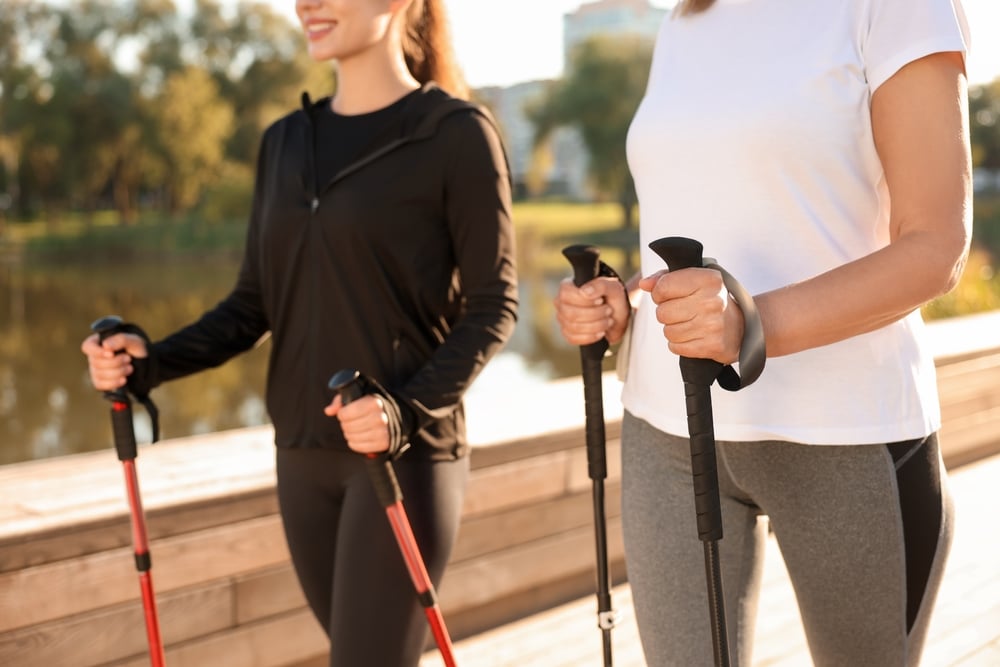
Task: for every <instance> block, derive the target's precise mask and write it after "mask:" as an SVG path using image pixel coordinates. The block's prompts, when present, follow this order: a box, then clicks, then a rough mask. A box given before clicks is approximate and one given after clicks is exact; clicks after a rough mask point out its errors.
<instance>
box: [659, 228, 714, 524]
mask: <svg viewBox="0 0 1000 667" xmlns="http://www.w3.org/2000/svg"><path fill="white" fill-rule="evenodd" d="M649 247H650V249H651V250H652V251H653V252H655V253H656V254H657V255H659V256H660V257H661V258H662V259H663V261H665V262H666V263H667V267H668V268H669V269H670V270H671V271H679V270H681V269H687V268H691V267H699V266H701V265H702V245H701V243H699V242H698V241H695V240H694V239H689V238H684V237H678V236H670V237H666V238H662V239H657V240H655V241H653V242H652V243H650V244H649ZM722 368H723V365H722V364H720V363H719V362H717V361H713V360H712V359H691V358H689V357H681V359H680V369H681V377H682V378H683V380H684V396H685V400H686V404H687V416H688V433H689V435H690V437H691V472H692V475H693V476H694V493H695V495H694V502H695V512H696V513H697V522H698V537H699V538H701V539H702V540H703V541H710V540H719V539H722V510H721V506H720V500H719V474H718V470H717V469H716V465H717V463H716V455H715V426H714V424H713V421H712V392H711V387H712V382H714V381H715V378H717V377H718V376H719V373H720V372H721V371H722Z"/></svg>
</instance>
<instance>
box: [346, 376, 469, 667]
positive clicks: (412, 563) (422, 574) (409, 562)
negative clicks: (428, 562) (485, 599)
mask: <svg viewBox="0 0 1000 667" xmlns="http://www.w3.org/2000/svg"><path fill="white" fill-rule="evenodd" d="M327 386H328V387H329V388H330V389H331V390H333V391H335V392H337V393H339V394H340V402H341V403H342V404H344V405H347V404H348V403H350V402H351V401H353V400H356V399H358V398H361V396H362V395H363V390H362V387H361V374H360V373H358V371H355V370H351V369H344V370H340V371H337V372H336V373H334V374H333V377H331V378H330V382H329V383H328V385H327ZM365 458H366V459H367V461H366V463H367V464H368V476H369V477H370V478H371V480H372V484H373V485H374V487H375V495H376V496H378V500H379V502H380V503H381V504H382V507H384V508H385V514H386V516H387V517H388V518H389V524H390V525H391V526H392V532H393V534H394V535H395V536H396V543H397V544H398V545H399V551H400V553H402V555H403V560H404V561H405V562H406V569H407V570H408V571H409V573H410V579H411V580H412V581H413V586H414V588H415V589H416V591H417V599H419V600H420V604H421V605H422V606H423V608H424V615H426V616H427V621H428V623H429V624H430V626H431V632H432V633H433V634H434V641H435V642H436V643H437V647H438V650H439V651H440V652H441V658H442V659H443V660H444V664H445V667H455V658H454V655H453V651H452V645H451V637H449V635H448V628H447V627H445V624H444V616H442V614H441V608H440V606H438V601H437V593H436V592H435V590H434V584H433V583H432V582H431V578H430V575H428V574H427V568H426V566H425V565H424V559H423V557H422V556H421V555H420V549H419V548H418V547H417V540H416V538H415V537H414V536H413V530H412V529H411V528H410V520H409V518H408V517H407V516H406V510H405V509H404V508H403V492H402V490H401V489H400V488H399V481H398V480H397V479H396V471H395V470H394V469H393V467H392V461H390V460H389V457H388V456H387V455H386V454H385V453H382V454H375V453H371V454H365Z"/></svg>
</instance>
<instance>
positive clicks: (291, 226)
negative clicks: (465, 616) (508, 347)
mask: <svg viewBox="0 0 1000 667" xmlns="http://www.w3.org/2000/svg"><path fill="white" fill-rule="evenodd" d="M443 4H444V3H443V0H298V2H297V5H296V9H297V12H298V16H299V18H300V20H301V22H302V26H303V28H304V30H305V32H306V36H307V38H308V43H309V52H310V55H311V56H312V57H313V58H314V59H316V60H324V61H325V60H333V61H335V62H336V64H337V90H336V93H335V95H333V96H332V97H330V98H323V99H320V100H318V101H315V102H313V101H311V100H309V98H308V96H305V95H304V96H303V100H302V108H301V109H299V110H296V111H294V112H292V113H290V114H288V115H287V116H285V117H283V118H281V119H280V120H278V121H277V122H275V123H274V124H273V125H271V126H270V127H269V128H268V129H267V131H266V132H265V134H264V137H263V140H262V142H261V146H260V149H259V157H258V165H257V176H256V185H255V191H254V199H253V208H252V214H251V218H250V224H249V229H248V233H247V241H246V251H245V256H244V259H243V264H242V267H241V269H240V272H239V276H238V279H237V281H236V285H235V287H234V289H233V291H232V292H231V293H230V294H229V295H228V296H227V297H226V298H225V299H223V300H222V302H220V303H219V304H218V305H217V306H216V307H215V308H213V309H212V310H210V311H208V312H206V313H205V314H204V315H203V316H202V317H201V318H200V319H198V320H197V321H196V322H194V323H192V324H190V325H189V326H187V327H184V328H182V329H181V330H179V331H177V332H175V333H173V334H171V335H169V336H167V337H166V338H164V339H162V340H159V341H158V342H155V343H153V342H150V341H149V340H147V339H144V338H143V337H140V336H136V335H131V334H116V335H113V336H110V337H108V338H106V339H105V340H104V341H103V344H101V343H99V341H98V339H97V337H96V336H91V337H89V338H88V339H86V340H85V341H84V343H83V346H82V349H83V352H84V353H85V354H86V355H87V357H88V360H89V367H90V375H91V379H92V381H93V384H94V386H95V388H97V389H99V390H110V389H116V388H119V387H122V386H125V385H126V384H127V385H128V387H129V389H130V390H131V391H133V393H135V394H136V395H142V394H145V393H147V392H148V391H149V390H150V389H152V388H153V387H155V386H157V385H159V384H160V383H162V382H165V381H167V380H171V379H175V378H179V377H183V376H186V375H189V374H191V373H195V372H197V371H200V370H204V369H206V368H212V367H215V366H218V365H219V364H221V363H223V362H225V361H226V360H228V359H230V358H232V357H234V356H236V355H237V354H240V353H242V352H245V351H247V350H249V349H251V348H252V347H253V346H254V345H255V343H256V342H257V341H258V340H260V339H261V337H262V336H264V335H266V334H268V333H270V335H271V340H272V345H271V356H270V363H269V372H268V381H267V405H268V411H269V414H270V417H271V421H272V422H273V424H274V429H275V444H276V446H277V449H276V451H277V455H276V468H277V479H278V498H279V502H280V508H281V515H282V519H283V523H284V527H285V534H286V537H287V540H288V546H289V549H290V552H291V556H292V561H293V563H294V565H295V570H296V572H297V574H298V577H299V581H300V583H301V585H302V589H303V591H304V593H305V596H306V598H307V600H308V602H309V605H310V607H311V608H312V610H313V612H314V613H315V615H316V617H317V619H318V620H319V622H320V623H321V624H322V626H323V627H324V628H325V630H326V631H327V633H328V635H329V636H330V639H331V654H330V664H331V665H338V666H345V665H346V666H354V665H380V666H387V667H392V666H396V665H400V666H402V665H416V664H417V663H418V661H419V657H420V654H421V653H422V651H423V648H424V646H425V643H426V641H427V624H426V620H425V618H424V616H423V608H422V606H421V604H420V602H419V601H418V600H417V599H416V596H415V594H414V591H413V586H412V583H411V582H410V580H409V578H408V574H407V571H406V568H405V565H404V562H403V560H402V558H401V556H400V554H399V551H398V548H397V546H396V543H395V541H394V537H393V535H392V532H391V530H390V527H389V524H388V522H387V521H386V520H385V515H384V511H383V509H382V507H381V506H380V505H379V504H378V502H377V501H376V498H375V495H374V493H373V491H372V487H371V484H370V482H369V480H368V478H367V476H366V469H365V461H364V458H363V457H361V456H358V455H357V452H364V453H368V452H381V451H387V452H388V454H389V455H390V456H391V457H392V458H394V459H395V464H394V465H395V469H396V473H397V476H398V477H399V482H400V485H401V487H402V490H403V496H404V497H405V498H406V509H407V514H408V516H409V518H410V521H411V523H412V528H413V532H414V534H415V536H416V539H417V543H418V545H419V547H420V550H421V553H422V555H423V557H424V560H425V563H426V566H427V570H428V572H429V574H430V577H431V580H432V581H433V582H434V584H435V586H436V585H438V583H439V582H440V580H441V577H442V574H443V572H444V568H445V564H446V563H447V561H448V557H449V554H450V553H451V549H452V545H453V544H454V541H455V537H456V533H457V529H458V524H459V518H460V514H461V506H462V501H463V498H464V490H465V484H466V480H467V478H468V469H469V467H468V456H467V454H468V443H467V441H466V435H465V422H464V413H463V408H462V397H463V394H464V392H465V391H466V390H467V389H468V387H469V385H470V384H471V383H472V381H473V380H474V379H475V377H476V376H477V375H478V373H479V372H480V371H481V370H482V368H483V366H484V365H485V364H486V363H487V362H488V361H489V359H490V358H491V357H493V356H494V355H495V354H496V353H497V352H498V351H499V350H500V349H501V347H502V346H503V345H504V344H505V343H506V341H507V339H508V338H509V337H510V334H511V332H512V330H513V327H514V322H515V319H516V314H517V278H516V270H515V262H514V238H513V229H512V225H511V219H510V181H509V173H508V169H507V163H506V157H505V154H504V150H503V146H502V143H501V140H500V138H499V135H498V132H497V130H496V128H495V126H494V124H493V122H492V120H491V119H490V117H489V115H488V114H487V112H485V110H483V109H481V108H480V107H478V106H476V105H474V104H471V103H469V102H467V101H465V100H464V99H463V97H464V95H465V93H466V91H465V89H464V87H463V85H462V84H461V79H460V77H459V75H458V72H457V68H456V67H455V63H454V60H453V57H452V53H451V49H450V46H449V43H448V36H447V34H446V20H445V16H444V11H443ZM344 368H352V369H357V370H359V371H360V372H361V373H362V374H363V375H364V376H365V377H366V378H368V379H369V380H370V382H368V383H367V384H368V387H369V390H370V393H369V394H367V395H365V396H364V397H363V398H361V399H358V400H356V401H354V402H352V403H350V404H349V405H347V406H341V404H340V400H339V399H333V400H331V396H330V395H329V393H328V392H327V390H326V383H327V381H328V380H329V378H330V377H331V375H332V374H333V373H335V372H336V371H338V370H340V369H344ZM324 413H325V414H324ZM333 417H335V418H333Z"/></svg>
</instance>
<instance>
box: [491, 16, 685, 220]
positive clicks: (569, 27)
mask: <svg viewBox="0 0 1000 667" xmlns="http://www.w3.org/2000/svg"><path fill="white" fill-rule="evenodd" d="M667 11H668V10H666V9H661V8H657V7H653V6H652V5H651V4H649V1H648V0H595V1H593V2H586V3H583V4H582V5H580V7H579V8H578V9H576V10H575V11H572V12H568V13H567V14H565V15H564V16H563V62H564V63H569V62H570V58H571V55H572V52H573V49H575V48H576V47H577V46H578V45H579V44H581V43H582V42H584V41H585V40H587V39H588V38H590V37H594V36H599V35H602V36H606V35H611V36H615V37H623V38H625V37H629V36H634V37H638V38H643V39H649V40H652V39H654V38H655V37H656V34H657V32H658V31H659V28H660V24H661V23H662V21H663V19H664V17H665V16H666V14H667ZM550 83H551V82H550V81H528V82H525V83H518V84H514V85H512V86H507V87H498V86H494V87H489V88H480V89H477V90H476V91H475V95H476V97H477V98H478V99H479V100H480V101H482V102H484V103H485V104H486V105H488V106H489V107H490V109H491V110H492V111H493V113H494V115H495V116H496V118H497V122H498V123H499V124H500V126H501V130H502V131H503V133H504V139H505V141H506V144H507V150H508V157H509V159H510V167H511V173H512V176H513V179H514V187H515V196H516V197H518V198H522V197H525V196H528V195H535V194H545V195H553V196H562V197H567V198H569V199H579V200H586V199H591V198H592V192H591V189H590V187H589V184H588V179H587V150H586V147H585V146H584V144H583V141H582V140H581V139H580V136H579V134H578V133H577V132H576V130H574V129H572V128H561V129H559V130H556V131H555V132H554V133H553V134H552V136H551V139H550V140H549V142H548V144H547V145H546V147H545V149H544V150H542V151H541V152H540V153H539V152H536V150H535V147H534V145H533V144H534V126H533V125H532V123H531V121H529V120H528V118H527V115H526V114H525V107H526V105H528V104H530V103H531V102H532V101H533V100H534V99H537V98H538V97H539V96H540V95H541V94H542V93H543V92H544V90H545V87H546V86H547V85H549V84H550Z"/></svg>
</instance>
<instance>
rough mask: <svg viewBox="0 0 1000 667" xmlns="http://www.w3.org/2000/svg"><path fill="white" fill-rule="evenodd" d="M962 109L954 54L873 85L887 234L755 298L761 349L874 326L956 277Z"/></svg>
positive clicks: (964, 184) (964, 234) (966, 196)
mask: <svg viewBox="0 0 1000 667" xmlns="http://www.w3.org/2000/svg"><path fill="white" fill-rule="evenodd" d="M967 109H968V101H967V91H966V81H965V75H964V68H963V63H962V59H961V56H960V55H959V54H956V53H940V54H935V55H931V56H928V57H926V58H921V59H919V60H916V61H914V62H912V63H910V64H908V65H906V66H905V67H903V68H902V69H901V70H900V71H899V72H897V73H896V74H895V75H894V76H892V77H891V78H890V79H889V80H888V81H886V82H885V83H884V84H883V85H882V86H881V87H880V88H879V89H878V90H876V91H875V94H874V96H873V98H872V126H873V132H874V135H875V145H876V149H877V150H878V153H879V156H880V158H881V160H882V164H883V168H884V169H885V175H886V183H887V185H888V188H889V194H890V198H891V201H892V209H891V213H890V220H889V224H890V239H891V240H890V243H889V245H888V246H886V247H885V248H883V249H881V250H879V251H878V252H875V253H873V254H871V255H869V256H867V257H864V258H861V259H859V260H857V261H854V262H851V263H849V264H846V265H844V266H841V267H838V268H836V269H834V270H832V271H829V272H827V273H824V274H822V275H819V276H817V277H815V278H813V279H811V280H808V281H805V282H802V283H799V284H796V285H791V286H788V287H785V288H783V289H779V290H775V291H773V292H768V293H765V294H761V295H759V296H758V297H756V298H755V301H756V302H757V305H758V307H759V309H760V312H761V318H762V320H763V323H764V332H765V337H766V340H767V351H768V356H780V355H784V354H791V353H793V352H798V351H800V350H804V349H808V348H811V347H818V346H820V345H826V344H828V343H833V342H836V341H839V340H843V339H845V338H848V337H851V336H855V335H858V334H862V333H866V332H868V331H872V330H874V329H877V328H879V327H882V326H885V325H886V324H889V323H891V322H894V321H896V320H898V319H900V318H901V317H903V316H905V315H907V314H908V313H910V312H912V311H913V310H914V309H916V308H919V307H920V306H921V305H922V304H924V303H926V302H927V301H929V300H931V299H933V298H935V297H937V296H939V295H941V294H944V293H945V292H947V291H949V290H951V289H952V288H953V287H954V286H955V284H956V283H957V281H958V279H959V277H960V275H961V272H962V268H963V266H964V264H965V259H966V255H967V252H968V248H969V238H970V235H971V217H972V186H971V181H972V178H971V173H972V167H971V159H970V148H969V130H968V118H967V114H968V111H967Z"/></svg>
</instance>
